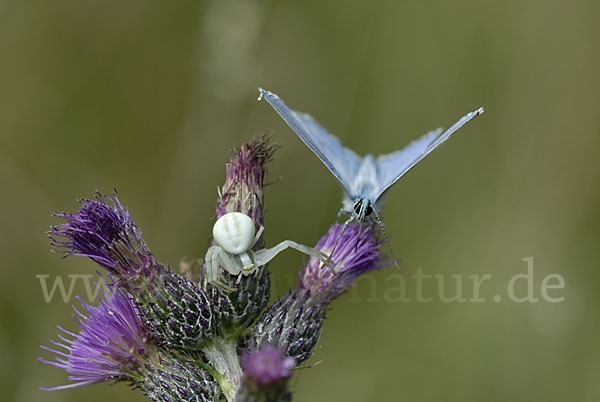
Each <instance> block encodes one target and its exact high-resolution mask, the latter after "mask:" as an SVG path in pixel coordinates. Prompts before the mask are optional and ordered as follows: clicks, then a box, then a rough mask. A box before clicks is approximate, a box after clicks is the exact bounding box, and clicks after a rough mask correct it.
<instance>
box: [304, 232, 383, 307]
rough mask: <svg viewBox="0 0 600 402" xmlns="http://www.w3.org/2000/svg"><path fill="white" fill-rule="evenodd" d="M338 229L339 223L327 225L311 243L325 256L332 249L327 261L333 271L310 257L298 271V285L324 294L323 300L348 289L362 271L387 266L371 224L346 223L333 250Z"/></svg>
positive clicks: (316, 295)
mask: <svg viewBox="0 0 600 402" xmlns="http://www.w3.org/2000/svg"><path fill="white" fill-rule="evenodd" d="M342 229H343V225H339V224H335V225H333V226H331V227H330V228H329V231H328V232H327V234H326V235H325V236H323V237H321V239H320V240H319V241H318V242H317V245H316V246H315V248H316V249H317V250H320V251H322V252H323V253H325V254H327V255H329V254H330V253H331V252H332V251H333V255H332V256H331V260H332V261H333V263H334V265H333V269H334V271H335V274H334V273H333V272H332V270H331V269H326V268H325V269H324V268H323V264H322V263H321V262H320V261H319V260H318V259H317V258H315V257H310V259H309V260H308V263H307V264H306V265H305V266H304V268H303V269H302V270H301V271H300V274H299V275H300V283H299V285H298V288H299V289H304V290H310V292H311V294H312V296H313V297H319V296H324V297H325V298H326V302H329V301H331V300H333V299H335V298H336V297H338V296H339V295H340V294H342V293H343V292H344V291H346V290H348V289H349V288H350V286H351V284H352V282H353V281H354V280H355V279H357V278H358V277H359V276H361V275H362V274H365V273H367V272H370V271H373V270H375V269H379V268H382V267H384V266H386V265H387V264H386V263H385V257H382V256H381V254H380V246H381V239H380V238H379V237H378V233H377V232H376V229H375V228H374V227H373V226H360V225H359V224H354V225H350V226H348V227H347V228H346V230H345V231H344V233H343V234H342V236H341V238H340V239H339V242H338V244H337V246H336V248H335V250H333V247H334V245H335V243H336V241H337V239H338V238H339V236H340V232H341V231H342Z"/></svg>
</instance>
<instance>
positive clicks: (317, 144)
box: [259, 88, 362, 192]
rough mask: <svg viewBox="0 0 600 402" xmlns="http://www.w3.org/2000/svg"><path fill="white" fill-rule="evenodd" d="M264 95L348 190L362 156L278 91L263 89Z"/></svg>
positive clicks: (261, 90)
mask: <svg viewBox="0 0 600 402" xmlns="http://www.w3.org/2000/svg"><path fill="white" fill-rule="evenodd" d="M259 91H260V94H261V96H262V97H263V98H264V99H265V100H266V101H267V102H269V104H270V105H271V106H272V107H273V109H275V111H276V112H277V113H279V115H280V116H281V117H282V118H283V120H284V121H285V122H286V123H287V124H288V125H289V126H290V127H291V128H292V130H294V131H295V132H296V134H298V137H300V139H301V140H302V141H303V142H304V143H305V144H306V145H307V146H308V147H309V148H310V149H311V150H312V151H313V152H314V153H315V154H316V155H317V156H318V157H319V159H321V161H322V162H323V163H324V164H325V166H327V168H328V169H329V170H330V171H331V173H333V175H334V176H335V177H336V178H337V179H338V181H339V182H340V183H341V184H342V186H343V187H344V189H345V190H346V191H347V192H350V187H351V183H352V181H353V179H354V178H355V177H356V175H357V173H358V170H359V168H360V164H361V161H362V158H361V157H360V156H358V155H357V154H356V153H354V152H353V151H352V150H350V149H348V148H345V147H344V146H343V145H342V144H341V143H340V140H338V139H337V138H336V137H335V136H333V135H331V134H329V133H328V132H327V130H325V129H324V128H323V127H321V125H319V123H317V122H316V121H315V120H314V119H313V118H312V117H311V116H309V115H307V114H305V113H300V112H296V111H294V110H291V109H290V108H288V107H287V106H286V105H285V103H283V101H282V100H281V99H280V98H279V97H278V96H277V95H275V94H274V93H272V92H269V91H265V90H263V89H262V88H259Z"/></svg>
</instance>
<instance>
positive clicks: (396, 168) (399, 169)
mask: <svg viewBox="0 0 600 402" xmlns="http://www.w3.org/2000/svg"><path fill="white" fill-rule="evenodd" d="M482 113H483V108H479V109H477V110H475V111H473V112H471V113H469V114H467V115H466V116H463V117H462V118H461V119H460V120H458V121H457V122H456V123H454V124H453V125H452V127H450V128H449V129H448V130H446V131H444V133H443V134H441V135H440V134H439V133H440V131H441V130H440V129H438V130H434V131H432V132H430V133H427V134H425V135H424V136H423V137H421V138H419V139H418V140H416V141H413V142H411V143H410V144H409V145H408V146H407V147H406V148H404V149H402V150H401V151H398V152H394V153H392V154H389V155H383V156H380V157H379V158H377V162H378V163H377V164H378V169H377V172H378V175H379V176H380V177H379V178H380V183H381V187H380V188H379V190H378V194H377V195H376V199H377V198H379V197H380V196H381V194H383V193H384V192H385V191H386V190H387V189H388V188H390V186H391V185H392V184H394V183H395V182H397V181H398V179H400V178H401V177H402V176H404V175H405V174H406V173H407V172H408V171H409V170H410V169H412V167H413V166H415V165H416V164H417V163H419V162H420V161H421V160H422V159H423V158H424V157H426V156H427V155H429V153H430V152H431V151H433V150H434V149H436V148H437V147H439V146H440V145H441V144H443V143H444V142H445V141H446V140H447V139H448V138H450V136H451V135H452V134H454V133H455V132H456V131H457V130H458V129H459V128H461V127H462V126H464V125H465V124H467V123H468V122H469V121H470V120H471V119H473V118H474V117H477V116H479V115H480V114H482Z"/></svg>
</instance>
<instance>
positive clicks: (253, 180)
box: [217, 136, 278, 228]
mask: <svg viewBox="0 0 600 402" xmlns="http://www.w3.org/2000/svg"><path fill="white" fill-rule="evenodd" d="M277 148H278V146H277V145H275V144H271V143H269V142H268V138H266V137H265V136H263V137H259V138H257V139H255V140H253V141H249V142H246V143H244V144H242V145H241V146H240V147H239V148H237V149H234V150H233V156H232V157H231V159H230V161H229V162H228V163H227V168H226V177H225V184H224V185H223V188H222V189H221V194H220V197H219V200H218V202H217V217H218V218H220V217H221V216H223V215H225V214H226V213H228V212H241V213H244V214H246V215H248V216H250V217H251V218H252V219H253V220H254V222H255V223H256V225H257V228H258V227H259V226H260V225H262V224H263V223H264V215H263V205H264V192H263V186H264V185H265V169H264V165H265V164H266V163H267V162H269V161H270V160H271V158H272V156H273V153H274V152H275V150H276V149H277Z"/></svg>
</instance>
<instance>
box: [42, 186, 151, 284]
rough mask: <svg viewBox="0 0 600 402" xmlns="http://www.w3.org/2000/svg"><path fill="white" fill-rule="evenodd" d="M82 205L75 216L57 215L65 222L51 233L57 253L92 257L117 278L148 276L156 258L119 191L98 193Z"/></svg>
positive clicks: (56, 214)
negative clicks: (121, 198) (119, 196)
mask: <svg viewBox="0 0 600 402" xmlns="http://www.w3.org/2000/svg"><path fill="white" fill-rule="evenodd" d="M81 204H82V206H81V208H79V211H77V212H76V213H74V214H69V213H55V214H54V215H55V216H57V217H59V218H62V219H64V220H66V222H65V223H63V224H60V225H55V226H53V227H52V230H50V232H49V237H50V239H51V244H52V245H53V246H55V247H56V248H57V250H58V252H60V253H64V254H66V255H78V256H83V257H89V258H91V259H92V260H94V261H95V262H97V263H98V264H100V265H102V266H103V267H105V268H107V269H108V270H109V271H110V272H111V273H112V274H115V275H117V276H126V277H135V276H148V275H149V274H150V272H149V270H150V267H151V266H152V265H153V264H154V257H153V255H152V253H151V252H150V250H149V249H148V247H147V246H146V243H144V241H143V240H142V231H141V230H140V229H139V228H138V227H137V226H136V225H135V224H134V223H133V222H132V220H131V217H130V215H129V211H128V210H127V209H126V208H125V207H123V206H122V205H121V203H120V202H119V199H118V198H117V193H116V191H115V192H113V196H112V198H111V197H109V196H105V195H102V194H101V193H99V192H97V193H96V196H95V199H94V200H87V199H84V200H81Z"/></svg>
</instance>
